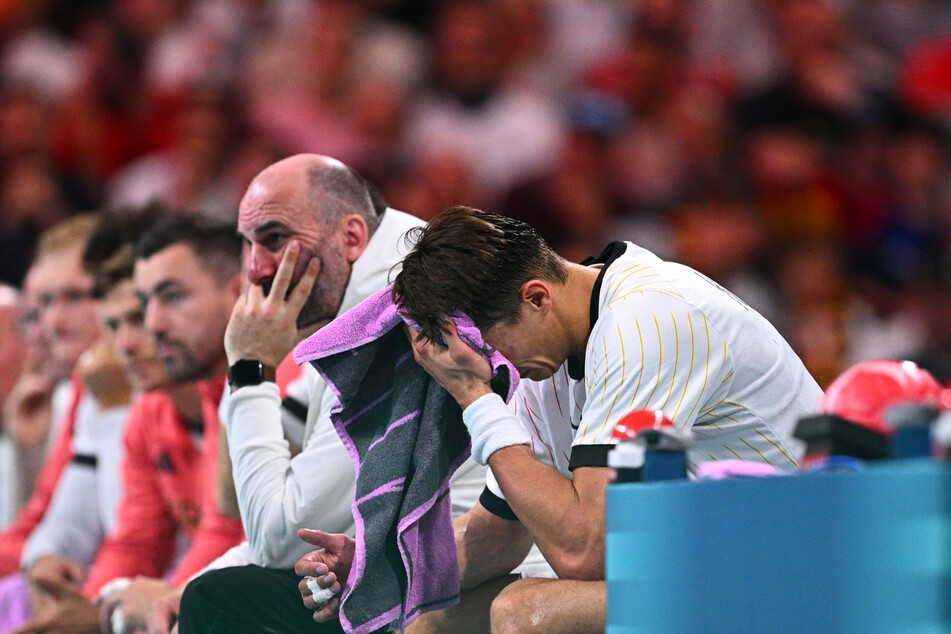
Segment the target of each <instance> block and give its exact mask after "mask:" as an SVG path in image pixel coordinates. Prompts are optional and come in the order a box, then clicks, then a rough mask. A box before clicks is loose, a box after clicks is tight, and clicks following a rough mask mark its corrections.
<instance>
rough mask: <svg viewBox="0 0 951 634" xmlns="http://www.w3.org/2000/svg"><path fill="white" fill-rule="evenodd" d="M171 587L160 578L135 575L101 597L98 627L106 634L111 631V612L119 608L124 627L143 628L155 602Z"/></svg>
mask: <svg viewBox="0 0 951 634" xmlns="http://www.w3.org/2000/svg"><path fill="white" fill-rule="evenodd" d="M172 589H173V588H172V586H170V585H169V584H167V583H166V582H164V581H162V580H161V579H150V578H148V577H136V578H135V579H134V580H132V582H131V583H129V585H128V586H126V587H125V588H123V589H122V590H117V591H115V592H112V593H110V594H107V595H106V596H104V597H102V599H101V600H100V608H99V625H100V628H101V629H102V631H103V632H106V633H107V634H110V633H112V632H113V627H112V624H113V613H114V612H115V611H116V610H121V611H122V620H123V622H124V624H125V629H133V630H141V629H145V627H146V626H147V621H148V617H149V613H150V612H151V611H152V607H153V605H154V604H155V602H156V601H157V600H158V599H159V598H161V597H163V596H165V595H166V594H168V593H169V591H171V590H172ZM115 634H118V633H115Z"/></svg>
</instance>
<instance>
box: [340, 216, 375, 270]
mask: <svg viewBox="0 0 951 634" xmlns="http://www.w3.org/2000/svg"><path fill="white" fill-rule="evenodd" d="M337 230H338V232H339V233H340V235H341V237H342V239H343V254H344V257H346V258H347V262H350V263H351V264H353V263H354V262H356V261H357V258H359V257H360V255H361V254H362V253H363V250H364V249H366V248H367V242H369V241H370V229H369V227H367V221H366V220H364V219H363V218H362V217H361V216H358V215H357V214H350V215H347V216H344V217H343V218H341V219H340V224H338V225H337Z"/></svg>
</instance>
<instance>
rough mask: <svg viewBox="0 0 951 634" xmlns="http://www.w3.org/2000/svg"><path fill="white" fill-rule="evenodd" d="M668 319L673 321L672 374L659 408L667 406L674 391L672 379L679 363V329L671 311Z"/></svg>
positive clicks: (674, 378) (675, 374)
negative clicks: (665, 396) (668, 387)
mask: <svg viewBox="0 0 951 634" xmlns="http://www.w3.org/2000/svg"><path fill="white" fill-rule="evenodd" d="M670 320H671V321H672V322H674V375H673V376H672V377H670V389H669V390H668V391H667V398H665V399H664V404H663V405H661V406H660V408H661V409H664V408H665V407H667V403H668V402H670V395H671V394H673V393H674V381H675V380H676V379H677V366H678V364H679V363H680V331H679V330H678V329H677V319H676V318H675V317H674V314H673V313H670ZM657 378H658V379H659V378H660V376H659V375H658V377H657Z"/></svg>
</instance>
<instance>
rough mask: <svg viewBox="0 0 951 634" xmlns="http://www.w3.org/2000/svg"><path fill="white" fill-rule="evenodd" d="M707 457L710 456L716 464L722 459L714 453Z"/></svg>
mask: <svg viewBox="0 0 951 634" xmlns="http://www.w3.org/2000/svg"><path fill="white" fill-rule="evenodd" d="M707 455H708V456H710V458H711V459H712V460H713V461H714V462H720V459H719V458H717V457H716V456H714V455H713V454H712V453H708V454H707Z"/></svg>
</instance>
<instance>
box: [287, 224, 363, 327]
mask: <svg viewBox="0 0 951 634" xmlns="http://www.w3.org/2000/svg"><path fill="white" fill-rule="evenodd" d="M322 246H323V248H322V249H321V251H322V252H321V253H315V252H314V251H313V250H312V249H309V248H307V246H305V245H302V249H301V255H302V256H304V257H302V258H300V261H304V262H305V265H306V260H305V259H304V258H305V257H308V256H310V257H316V258H317V259H318V261H319V262H320V273H319V275H318V276H317V282H316V283H315V284H314V288H313V290H312V291H311V292H310V297H309V298H308V299H307V302H306V303H305V304H304V307H303V308H301V311H300V313H299V314H298V315H297V328H298V329H301V330H303V329H304V328H311V327H313V326H315V325H316V326H323V325H325V324H327V323H330V322H331V321H332V320H333V318H334V317H336V316H337V311H338V310H339V309H340V304H341V302H342V301H343V294H344V291H345V290H346V288H347V282H348V281H349V279H350V264H349V263H348V262H347V260H346V258H345V257H344V255H343V253H342V252H341V250H340V245H339V244H337V242H336V241H334V240H329V239H328V240H327V241H326V242H324V243H323V245H322ZM301 274H303V271H301ZM297 279H300V278H299V277H298V278H297ZM295 282H296V281H295Z"/></svg>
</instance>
